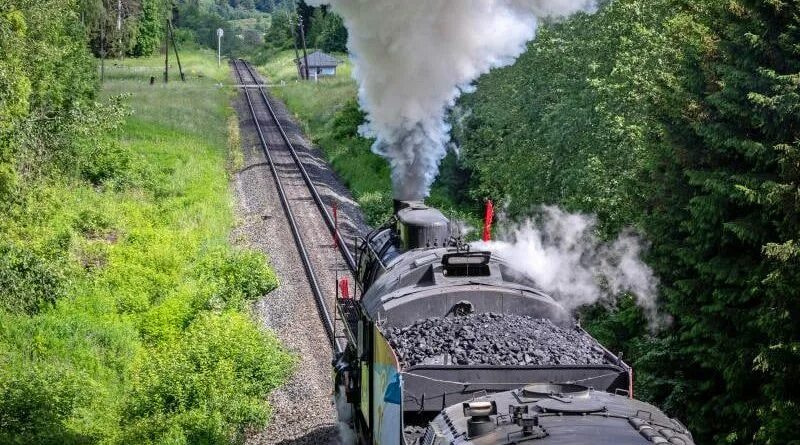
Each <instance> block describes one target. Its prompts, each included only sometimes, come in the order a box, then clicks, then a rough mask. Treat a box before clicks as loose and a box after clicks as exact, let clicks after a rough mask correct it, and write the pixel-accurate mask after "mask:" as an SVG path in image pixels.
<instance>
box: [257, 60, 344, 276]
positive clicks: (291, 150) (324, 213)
mask: <svg viewBox="0 0 800 445" xmlns="http://www.w3.org/2000/svg"><path fill="white" fill-rule="evenodd" d="M241 62H242V64H243V65H244V67H245V69H247V72H248V73H249V74H250V77H252V78H253V82H254V84H255V85H259V87H258V92H259V93H261V99H262V100H263V101H264V105H266V107H267V110H269V114H270V116H272V119H273V120H274V121H275V125H276V126H277V127H278V131H279V132H280V134H281V138H283V141H284V143H285V144H286V148H288V149H289V153H290V154H291V155H292V159H294V162H295V164H297V168H298V169H299V170H300V174H301V176H302V177H303V181H304V182H305V183H306V185H307V186H308V189H309V191H311V196H312V198H314V202H315V203H316V204H317V208H318V209H319V212H320V214H322V218H323V219H324V220H325V224H326V225H327V226H328V229H330V231H331V232H332V233H333V234H334V236H335V237H336V241H337V243H336V244H337V245H338V247H339V251H340V252H341V254H342V257H343V258H344V260H345V262H346V263H347V267H348V268H349V269H350V271H351V272H353V273H355V271H356V261H355V259H354V258H353V254H352V253H351V252H350V249H348V248H347V243H345V241H344V238H342V235H341V234H340V233H339V231H338V230H337V228H336V223H335V222H334V220H333V217H331V214H330V212H328V208H327V207H326V206H325V203H324V202H323V201H322V198H321V197H320V196H319V193H317V188H316V186H314V182H313V181H312V180H311V176H309V174H308V172H307V171H306V167H305V165H303V162H302V161H301V160H300V157H299V156H298V155H297V151H296V150H295V148H294V145H292V142H291V141H290V140H289V137H288V136H286V132H285V131H284V130H283V126H282V125H281V123H280V120H279V119H278V116H277V114H276V113H275V110H274V109H273V108H272V104H271V103H270V102H269V98H268V97H267V94H266V93H265V92H264V88H263V86H262V85H263V84H264V83H263V82H262V81H261V79H260V78H259V77H258V76H256V75H255V73H254V72H253V69H252V68H251V67H250V64H248V63H247V62H246V61H244V60H242V61H241Z"/></svg>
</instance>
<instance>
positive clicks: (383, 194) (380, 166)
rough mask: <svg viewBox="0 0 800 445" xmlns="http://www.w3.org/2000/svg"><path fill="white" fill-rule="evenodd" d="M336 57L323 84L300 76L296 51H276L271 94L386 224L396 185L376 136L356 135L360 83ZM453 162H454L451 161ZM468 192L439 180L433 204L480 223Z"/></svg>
mask: <svg viewBox="0 0 800 445" xmlns="http://www.w3.org/2000/svg"><path fill="white" fill-rule="evenodd" d="M337 57H338V58H339V59H340V60H342V61H343V62H344V63H343V64H342V65H340V66H339V68H338V73H337V76H336V77H334V78H321V79H320V81H319V82H313V81H311V82H303V81H298V80H297V69H296V67H295V65H294V62H293V60H294V51H292V50H290V51H283V52H281V53H279V54H278V55H276V56H275V57H274V58H273V59H271V60H270V61H269V62H268V63H266V64H265V65H262V66H260V67H259V68H260V71H261V73H263V74H264V75H266V76H267V80H268V82H269V83H270V84H273V85H275V86H274V87H273V88H272V93H273V94H274V95H276V96H277V97H279V98H280V99H281V100H283V101H284V103H286V106H287V107H288V108H289V110H290V111H291V112H292V113H293V114H294V116H295V118H296V119H297V120H298V121H299V122H300V124H301V126H302V128H303V130H304V132H305V133H306V135H308V136H309V137H310V138H311V140H312V141H313V142H314V144H316V145H318V146H319V147H320V148H321V149H322V151H323V152H324V153H325V155H326V156H327V158H328V161H329V162H330V163H331V165H332V166H333V168H334V170H335V171H336V172H337V174H338V175H339V176H340V177H341V178H342V180H343V181H344V182H345V185H346V186H347V187H348V188H349V189H350V190H351V192H352V193H353V196H354V197H355V199H356V201H357V202H358V203H359V205H361V207H362V209H363V210H364V213H365V215H366V217H367V220H368V222H369V223H370V224H373V225H375V224H380V223H383V222H384V221H385V220H386V218H388V216H389V215H390V214H391V209H392V201H391V196H392V186H391V180H390V171H389V166H388V164H387V163H386V161H385V160H384V159H382V158H381V157H379V156H378V155H376V154H374V153H372V151H370V147H371V145H372V140H369V139H365V138H362V137H360V136H358V135H357V131H356V130H357V128H358V126H359V125H360V124H361V123H362V116H361V115H360V114H359V112H358V107H357V104H356V96H357V93H358V86H357V84H356V81H355V80H353V78H352V77H351V74H352V64H351V62H350V60H349V59H348V57H347V55H346V54H338V55H337ZM452 164H454V162H450V165H452ZM459 192H463V191H454V190H450V189H449V187H448V186H447V185H446V184H442V183H437V184H434V187H433V189H432V191H431V196H430V197H429V198H428V200H427V201H428V203H429V204H431V205H434V206H436V207H439V208H440V209H442V210H443V211H444V212H445V213H447V214H448V215H451V216H452V217H454V218H457V219H460V220H465V221H467V223H468V224H469V225H472V226H477V225H479V220H478V218H476V216H478V213H479V209H475V208H474V206H473V205H471V204H469V203H464V202H463V201H461V200H459V199H456V198H455V196H456V195H458V194H459Z"/></svg>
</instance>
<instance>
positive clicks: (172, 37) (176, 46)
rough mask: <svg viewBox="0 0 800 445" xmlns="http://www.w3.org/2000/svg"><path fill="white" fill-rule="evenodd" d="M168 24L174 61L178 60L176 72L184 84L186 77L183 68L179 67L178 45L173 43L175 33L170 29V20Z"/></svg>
mask: <svg viewBox="0 0 800 445" xmlns="http://www.w3.org/2000/svg"><path fill="white" fill-rule="evenodd" d="M167 23H168V24H169V38H170V40H172V49H174V50H175V59H177V60H178V72H180V73H181V81H182V82H186V77H185V76H184V75H183V67H182V66H181V56H179V55H178V45H177V44H176V43H175V32H174V30H173V28H172V20H167Z"/></svg>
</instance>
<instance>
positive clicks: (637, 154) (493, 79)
mask: <svg viewBox="0 0 800 445" xmlns="http://www.w3.org/2000/svg"><path fill="white" fill-rule="evenodd" d="M674 3H675V2H672V1H668V0H659V1H655V2H648V3H647V5H644V4H643V3H642V2H641V1H635V0H623V1H616V2H611V3H610V4H609V5H608V6H607V7H605V8H603V9H602V10H600V11H599V12H597V13H595V14H593V15H578V16H576V17H574V18H572V19H570V20H567V21H563V22H560V23H554V24H549V25H546V26H543V27H542V28H540V30H539V33H538V35H537V38H536V40H535V41H533V42H532V43H531V44H530V45H529V49H528V51H527V52H526V53H525V54H523V55H522V56H521V57H520V58H519V60H517V62H516V63H515V64H514V65H513V66H511V67H508V68H505V69H501V70H495V71H493V72H491V73H490V74H488V75H486V76H483V77H482V78H481V79H480V80H479V81H478V82H477V90H476V92H475V93H474V94H471V95H468V96H466V97H464V98H462V100H461V101H460V103H459V106H458V108H457V109H456V110H455V112H454V113H453V123H454V128H455V139H456V141H457V142H458V144H459V145H460V146H461V148H462V151H463V158H462V159H463V164H464V166H465V167H466V168H468V169H470V170H472V171H473V173H474V177H473V181H474V183H475V186H474V187H472V195H473V197H474V198H476V199H478V200H482V199H484V198H494V199H495V200H497V199H501V198H502V199H503V200H504V201H505V206H506V207H505V208H506V211H507V213H508V215H509V216H510V217H515V216H520V215H524V214H527V212H529V211H530V210H531V209H532V208H534V207H536V206H538V205H540V204H559V205H561V206H562V207H564V208H566V209H568V210H572V211H581V212H590V213H594V214H597V215H598V217H599V220H600V221H601V224H602V228H603V229H604V230H605V231H606V232H607V233H609V234H610V233H614V232H616V231H618V230H619V229H620V228H621V227H622V226H624V225H627V224H631V222H634V221H636V220H637V219H638V214H639V208H640V205H641V202H642V200H643V199H644V196H643V194H642V190H641V187H639V180H640V172H641V171H642V169H643V168H644V166H645V165H646V159H647V156H646V155H647V153H648V150H649V149H650V147H651V145H652V143H651V141H652V140H653V139H654V137H656V136H657V134H658V133H657V132H658V125H657V123H656V119H655V118H654V116H653V114H652V113H650V112H649V110H650V102H651V101H652V98H653V95H654V86H655V85H657V84H659V83H661V82H664V81H666V80H668V79H669V76H670V72H671V70H672V69H673V68H674V67H675V66H676V64H677V56H676V54H675V51H674V50H673V49H672V47H673V46H674V42H670V41H669V39H667V38H665V36H664V32H665V29H666V28H668V27H669V26H671V23H672V20H674V17H676V16H678V15H679V14H680V9H678V8H676V6H675V4H674Z"/></svg>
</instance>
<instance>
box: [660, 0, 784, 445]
mask: <svg viewBox="0 0 800 445" xmlns="http://www.w3.org/2000/svg"><path fill="white" fill-rule="evenodd" d="M799 13H800V9H799V8H798V5H796V4H794V3H791V2H788V3H784V2H772V3H762V2H750V1H741V2H731V3H722V4H720V5H715V6H714V7H712V8H710V10H709V11H708V15H705V16H703V19H704V23H705V24H706V26H707V27H708V29H709V32H710V34H711V37H710V39H709V40H711V41H713V42H714V44H713V45H708V46H705V47H701V48H699V49H694V48H690V50H689V51H686V54H687V55H689V57H687V60H686V63H685V66H684V68H683V70H682V71H681V72H680V73H679V76H678V77H679V79H681V81H680V82H679V83H677V84H676V85H675V86H674V88H673V89H672V90H671V91H670V93H671V94H672V97H674V98H676V99H677V100H678V101H680V102H679V105H680V108H672V107H670V108H665V109H663V115H664V121H665V123H666V126H667V136H668V138H669V142H670V145H669V147H668V148H667V149H666V150H664V151H663V152H660V153H659V156H658V157H657V158H656V162H658V164H656V166H657V168H658V169H657V170H656V173H657V175H658V176H657V177H656V180H655V181H653V182H652V187H651V189H650V190H649V191H650V192H651V193H652V194H653V196H671V197H672V199H671V200H669V201H665V202H656V203H655V204H656V205H655V206H654V209H653V210H654V211H653V212H652V213H651V214H650V215H648V227H649V231H650V233H651V236H652V237H653V238H654V239H657V240H658V241H659V242H658V243H657V244H656V245H655V249H656V250H655V252H654V253H655V257H656V261H655V265H656V266H657V268H658V269H659V271H661V272H662V275H663V276H665V277H667V279H666V280H665V288H664V295H665V297H666V300H667V304H668V307H669V309H670V311H671V312H672V313H673V314H675V317H676V326H675V328H674V329H675V332H676V335H675V337H674V340H673V343H672V345H671V346H672V348H673V349H672V350H673V354H674V357H675V358H676V359H680V360H675V361H676V362H678V363H679V364H678V366H675V367H668V368H666V369H669V370H670V372H664V371H662V373H664V374H666V375H667V376H669V377H671V378H676V374H677V375H680V378H681V380H683V383H684V384H683V390H682V392H681V394H680V402H681V403H682V409H683V410H685V412H687V413H698V412H699V413H701V416H702V419H703V422H702V423H697V424H696V425H694V426H695V428H696V429H697V430H698V432H699V433H700V435H701V437H704V438H706V437H707V438H710V439H711V440H713V442H714V443H736V444H739V443H741V444H745V443H762V444H777V443H790V442H791V440H794V439H796V434H794V436H792V434H793V433H790V429H791V427H789V425H792V424H794V425H796V416H795V415H794V414H790V413H789V410H788V407H790V406H793V405H795V404H796V403H797V402H798V400H800V387H798V386H797V381H798V380H797V379H798V377H800V372H799V371H798V370H800V354H798V349H797V346H796V345H797V339H798V338H800V330H798V319H797V317H798V314H800V301H798V299H797V298H795V297H792V295H796V287H795V286H796V285H797V283H798V280H800V269H798V268H797V264H798V263H797V255H796V253H797V252H796V248H795V247H794V246H795V243H796V242H797V237H798V235H800V222H798V219H797V215H798V211H800V207H799V205H798V201H797V199H796V197H797V196H798V179H800V175H799V174H798V173H799V171H798V168H797V165H798V160H800V157H798V154H797V153H798V140H800V132H799V131H798V128H800V120H798V116H799V115H798V113H797V110H799V109H800V96H798V94H797V73H798V72H800V53H799V52H798V51H797V47H796V42H798V41H800V33H798V28H799V27H800V21H799V20H798V17H800V15H798V14H799ZM755 382H759V383H760V385H759V390H754V387H753V385H754V383H755ZM667 397H668V398H672V399H677V397H678V396H677V395H676V394H675V392H671V393H668V395H667ZM712 400H713V402H710V401H712ZM711 440H710V441H711Z"/></svg>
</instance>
